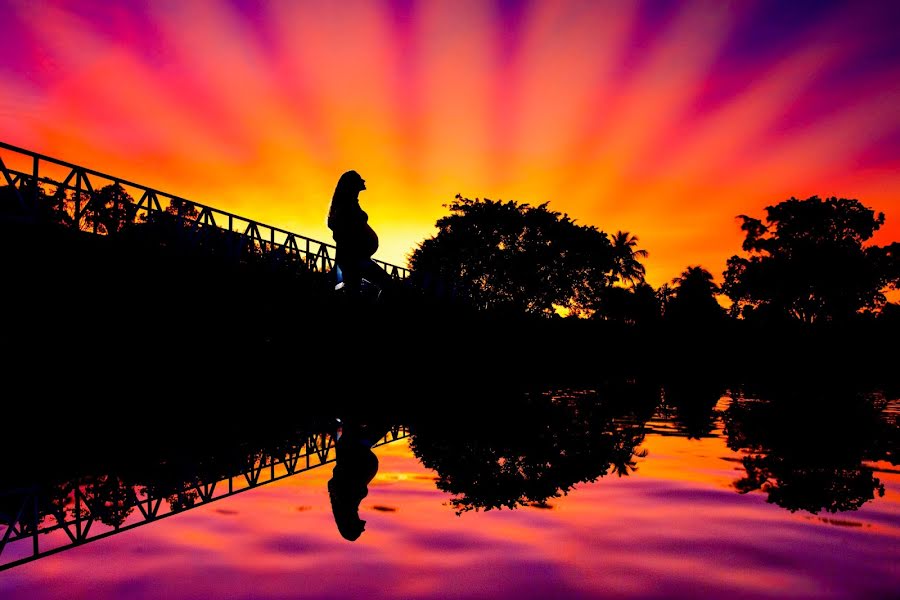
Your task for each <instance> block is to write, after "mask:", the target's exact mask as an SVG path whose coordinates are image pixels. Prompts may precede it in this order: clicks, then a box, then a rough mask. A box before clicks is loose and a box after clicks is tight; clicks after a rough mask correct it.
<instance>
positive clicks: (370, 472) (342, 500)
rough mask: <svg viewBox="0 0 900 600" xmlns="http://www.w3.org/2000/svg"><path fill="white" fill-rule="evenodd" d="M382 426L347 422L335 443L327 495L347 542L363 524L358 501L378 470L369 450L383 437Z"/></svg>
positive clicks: (354, 537)
mask: <svg viewBox="0 0 900 600" xmlns="http://www.w3.org/2000/svg"><path fill="white" fill-rule="evenodd" d="M385 429H386V428H384V429H379V428H371V427H367V426H365V425H362V426H349V425H348V426H345V427H344V431H343V434H342V435H341V437H340V439H339V440H338V442H337V444H336V445H335V451H336V459H335V465H334V471H333V472H332V476H331V479H330V480H329V481H328V496H329V497H330V499H331V511H332V513H334V522H335V523H336V524H337V528H338V531H340V532H341V535H342V536H343V537H344V539H347V540H350V541H351V542H353V541H356V539H357V538H359V536H360V535H362V532H363V530H364V529H365V528H366V522H365V521H363V520H362V519H360V518H359V503H360V502H362V499H363V498H365V497H366V496H368V494H369V487H368V486H369V482H370V481H372V479H373V478H374V477H375V474H376V473H377V472H378V457H376V456H375V453H374V452H372V445H373V444H374V443H375V442H377V441H378V440H379V439H381V438H382V437H384V435H385V433H386V431H385Z"/></svg>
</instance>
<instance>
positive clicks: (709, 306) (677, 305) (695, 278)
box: [666, 267, 725, 321]
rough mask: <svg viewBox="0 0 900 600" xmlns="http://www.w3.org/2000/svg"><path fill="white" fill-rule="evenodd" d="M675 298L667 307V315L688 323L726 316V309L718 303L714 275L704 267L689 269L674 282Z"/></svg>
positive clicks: (717, 291) (717, 288)
mask: <svg viewBox="0 0 900 600" xmlns="http://www.w3.org/2000/svg"><path fill="white" fill-rule="evenodd" d="M672 283H673V284H675V293H674V297H673V298H672V299H671V300H670V301H669V303H668V306H667V307H666V315H667V316H669V317H672V318H675V319H681V320H686V321H707V320H710V319H718V318H720V317H722V316H724V314H725V312H724V309H723V308H722V307H721V306H719V303H718V302H717V301H716V294H718V293H719V291H720V290H719V286H718V285H716V283H715V282H714V281H713V275H712V273H710V272H709V271H707V270H706V269H704V268H703V267H688V268H687V269H685V270H684V271H682V272H681V275H680V276H678V277H676V278H675V279H673V280H672Z"/></svg>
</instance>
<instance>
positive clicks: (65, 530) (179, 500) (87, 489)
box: [0, 426, 409, 571]
mask: <svg viewBox="0 0 900 600" xmlns="http://www.w3.org/2000/svg"><path fill="white" fill-rule="evenodd" d="M408 434H409V431H408V430H407V429H406V428H405V427H402V426H395V427H393V428H391V429H390V431H389V432H388V433H387V434H386V435H385V437H383V438H382V439H380V440H379V441H378V442H377V443H376V444H375V446H382V445H384V444H388V443H391V442H393V441H396V440H400V439H403V438H405V437H407V436H408ZM334 443H335V436H334V435H332V434H329V433H318V434H311V435H308V436H307V437H306V439H304V440H303V441H301V442H298V443H294V444H291V445H288V446H286V447H284V448H283V449H282V450H279V451H272V452H255V453H251V454H250V456H248V458H247V460H246V463H245V464H244V465H243V466H242V467H238V468H237V469H236V470H235V471H234V472H229V473H228V474H227V475H224V474H219V475H213V476H208V477H205V478H204V479H205V480H203V481H200V480H199V478H198V480H194V481H190V482H181V484H180V485H177V486H175V487H170V486H166V487H167V489H165V490H163V489H154V488H155V487H156V486H150V485H147V486H143V487H142V486H140V485H134V484H126V483H124V482H122V481H121V480H119V479H118V478H116V477H111V476H105V477H97V478H82V479H76V480H73V481H69V482H66V483H65V484H62V485H56V486H36V487H31V488H26V489H18V490H11V491H5V492H0V571H2V570H5V569H9V568H11V567H15V566H17V565H21V564H23V563H27V562H31V561H33V560H37V559H39V558H43V557H45V556H49V555H51V554H56V553H58V552H62V551H63V550H68V549H70V548H74V547H76V546H81V545H83V544H85V543H87V542H92V541H94V540H99V539H102V538H105V537H109V536H111V535H115V534H117V533H122V532H123V531H128V530H129V529H134V528H135V527H140V526H141V525H146V524H148V523H153V522H155V521H158V520H160V519H163V518H165V517H170V516H172V515H175V514H178V513H180V512H183V511H185V510H188V509H191V508H196V507H198V506H203V505H205V504H209V503H210V502H215V501H216V500H221V499H223V498H227V497H229V496H233V495H234V494H238V493H240V492H245V491H247V490H250V489H253V488H256V487H259V486H261V485H265V484H267V483H272V482H274V481H278V480H281V479H284V478H286V477H290V476H292V475H296V474H298V473H302V472H304V471H308V470H310V469H315V468H316V467H321V466H322V465H325V464H328V463H331V462H334V460H335V456H334ZM98 490H100V491H98ZM101 492H102V493H101ZM134 509H137V512H135V510H134ZM54 534H55V535H54ZM41 536H45V537H44V538H42V537H41ZM28 541H30V542H31V543H30V544H28V543H27V542H28ZM42 542H43V543H42ZM54 542H55V543H54Z"/></svg>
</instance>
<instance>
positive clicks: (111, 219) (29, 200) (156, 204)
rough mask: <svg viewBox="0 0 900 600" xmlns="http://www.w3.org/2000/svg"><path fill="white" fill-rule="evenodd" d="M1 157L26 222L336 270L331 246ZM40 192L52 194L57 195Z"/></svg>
mask: <svg viewBox="0 0 900 600" xmlns="http://www.w3.org/2000/svg"><path fill="white" fill-rule="evenodd" d="M0 149H3V150H6V151H8V155H7V156H6V157H5V158H7V159H8V160H9V162H10V164H7V162H6V161H5V160H4V156H3V154H2V153H0V175H2V178H0V186H2V185H4V184H5V185H6V186H8V188H7V189H8V190H10V192H11V194H12V197H11V198H5V199H0V200H5V201H6V203H8V204H9V203H12V204H14V205H15V208H16V209H18V211H19V212H20V213H21V214H22V215H23V216H25V215H33V214H35V213H37V212H38V211H41V210H43V211H44V212H48V213H50V215H51V217H52V218H54V219H56V220H57V221H58V222H60V223H62V224H64V225H67V226H70V227H73V228H76V229H79V230H82V231H89V232H92V233H95V234H99V235H109V234H112V233H116V232H118V231H121V230H122V229H124V228H125V227H128V226H130V225H140V224H154V223H155V224H160V223H169V224H171V223H177V224H180V225H181V226H182V227H181V229H182V231H183V232H184V233H187V234H191V233H193V234H197V233H198V232H204V233H207V234H213V235H218V236H220V237H221V238H222V240H221V241H223V242H225V243H226V244H230V246H231V247H232V248H239V249H241V250H244V251H249V252H251V253H254V254H259V255H262V256H267V257H270V258H273V259H279V258H286V259H287V260H288V261H291V262H297V263H299V264H301V265H303V266H304V268H306V269H309V270H312V271H317V272H323V273H324V272H329V271H331V270H332V269H333V268H334V264H335V263H334V256H335V250H336V248H335V246H334V245H333V244H329V243H327V242H322V241H319V240H315V239H313V238H310V237H307V236H304V235H300V234H298V233H293V232H290V231H287V230H285V229H282V228H280V227H275V226H273V225H267V224H265V223H261V222H259V221H256V220H253V219H250V218H247V217H242V216H240V215H237V214H234V213H231V212H228V211H225V210H220V209H217V208H214V207H212V206H208V205H206V204H201V203H199V202H195V201H193V200H188V199H186V198H182V197H181V196H177V195H175V194H169V193H167V192H163V191H161V190H158V189H155V188H151V187H148V186H145V185H142V184H139V183H135V182H133V181H129V180H127V179H122V178H121V177H115V176H113V175H108V174H106V173H102V172H100V171H95V170H93V169H88V168H86V167H82V166H79V165H75V164H72V163H69V162H66V161H62V160H59V159H56V158H52V157H49V156H45V155H43V154H39V153H37V152H32V151H30V150H26V149H24V148H19V147H17V146H13V145H11V144H7V143H5V142H0ZM16 167H18V168H16ZM42 186H52V187H53V190H52V193H50V192H48V191H44V189H43V188H42ZM0 208H3V209H6V210H8V208H9V207H7V206H4V207H0ZM375 262H376V263H377V264H378V265H379V266H380V267H381V268H383V269H384V270H385V271H386V272H387V273H388V274H389V275H391V276H392V277H393V278H395V279H406V278H407V277H408V276H409V274H410V271H409V269H407V268H405V267H401V266H398V265H393V264H390V263H387V262H384V261H381V260H377V259H376V260H375Z"/></svg>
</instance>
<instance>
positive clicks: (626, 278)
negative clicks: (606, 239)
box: [612, 231, 649, 287]
mask: <svg viewBox="0 0 900 600" xmlns="http://www.w3.org/2000/svg"><path fill="white" fill-rule="evenodd" d="M637 242H638V238H637V236H636V235H631V234H630V233H628V232H627V231H617V232H616V234H615V235H614V236H612V252H613V262H614V266H613V271H612V272H613V275H615V276H616V277H617V278H618V279H619V280H621V281H622V282H624V283H627V284H628V285H629V287H634V286H635V284H638V283H641V282H643V281H644V275H645V274H646V273H647V269H646V268H645V267H644V265H642V264H641V262H640V260H638V259H639V258H647V256H649V253H648V252H647V251H646V250H643V249H639V250H636V249H635V247H636V246H637Z"/></svg>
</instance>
